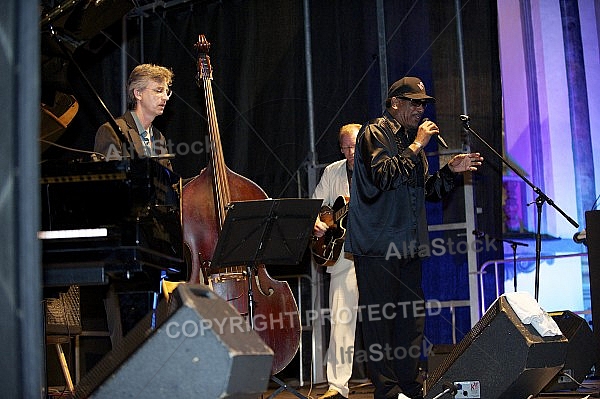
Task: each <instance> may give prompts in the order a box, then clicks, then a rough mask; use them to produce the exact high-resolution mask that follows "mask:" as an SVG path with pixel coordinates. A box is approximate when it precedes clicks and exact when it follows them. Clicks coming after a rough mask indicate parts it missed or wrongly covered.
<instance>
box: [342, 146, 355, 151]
mask: <svg viewBox="0 0 600 399" xmlns="http://www.w3.org/2000/svg"><path fill="white" fill-rule="evenodd" d="M340 149H341V150H342V152H346V151H350V150H353V149H354V146H350V147H340Z"/></svg>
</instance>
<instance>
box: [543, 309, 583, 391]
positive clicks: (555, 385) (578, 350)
mask: <svg viewBox="0 0 600 399" xmlns="http://www.w3.org/2000/svg"><path fill="white" fill-rule="evenodd" d="M550 316H552V318H553V319H554V321H555V322H556V324H558V327H559V328H560V331H562V333H563V335H564V336H565V337H566V338H567V340H568V341H569V346H568V347H567V356H566V358H565V365H564V366H563V368H562V370H561V371H560V372H559V373H558V374H557V375H556V376H555V377H554V378H552V380H551V381H550V383H549V384H548V385H547V386H546V387H545V388H544V389H543V390H542V391H543V392H557V391H567V390H575V389H577V388H579V384H578V383H582V382H583V381H584V380H585V377H586V376H587V375H588V374H590V372H591V371H592V366H593V365H594V359H595V354H594V351H595V346H594V334H593V333H592V329H591V328H590V326H589V325H588V323H587V322H586V321H585V319H583V318H582V317H580V316H578V315H576V314H575V313H573V312H571V311H568V310H565V311H560V312H552V313H550ZM565 374H568V375H569V376H571V378H569V377H568V376H566V375H565Z"/></svg>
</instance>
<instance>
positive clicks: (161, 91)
mask: <svg viewBox="0 0 600 399" xmlns="http://www.w3.org/2000/svg"><path fill="white" fill-rule="evenodd" d="M146 89H148V90H152V91H153V92H155V93H156V95H157V96H160V95H161V94H165V95H166V96H167V98H171V95H172V94H173V90H171V89H169V88H168V87H167V88H164V87H157V88H154V89H151V88H149V87H146Z"/></svg>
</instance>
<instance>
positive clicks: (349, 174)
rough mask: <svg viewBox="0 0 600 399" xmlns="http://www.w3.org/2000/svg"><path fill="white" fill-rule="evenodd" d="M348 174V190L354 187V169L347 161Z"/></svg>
mask: <svg viewBox="0 0 600 399" xmlns="http://www.w3.org/2000/svg"><path fill="white" fill-rule="evenodd" d="M346 176H347V177H348V189H349V190H348V191H350V189H352V169H350V168H349V167H348V161H346Z"/></svg>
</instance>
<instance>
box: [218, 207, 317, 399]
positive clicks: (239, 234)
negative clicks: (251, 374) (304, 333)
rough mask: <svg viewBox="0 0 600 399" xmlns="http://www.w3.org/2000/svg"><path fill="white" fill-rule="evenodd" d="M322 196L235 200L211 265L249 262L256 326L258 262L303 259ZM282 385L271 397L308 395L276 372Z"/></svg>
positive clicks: (250, 301)
mask: <svg viewBox="0 0 600 399" xmlns="http://www.w3.org/2000/svg"><path fill="white" fill-rule="evenodd" d="M322 202H323V201H322V200H320V199H304V198H287V199H266V200H253V201H239V202H232V203H231V204H229V205H228V206H227V216H226V217H225V222H224V223H223V228H222V229H221V235H220V236H219V240H218V241H217V245H216V247H215V251H214V253H213V258H212V261H211V266H210V267H211V269H213V270H215V269H219V268H222V267H227V266H235V265H242V264H244V265H246V273H247V279H248V317H249V321H250V327H251V328H252V329H254V294H253V292H252V276H253V271H254V270H255V268H256V266H257V265H258V264H264V263H275V264H282V265H297V264H298V263H300V260H301V259H302V256H303V255H304V252H305V251H306V248H307V246H308V240H309V239H310V238H311V237H312V232H313V227H314V224H315V220H316V218H317V215H318V214H319V210H320V209H321V205H322ZM271 380H273V381H274V382H276V383H277V384H278V385H279V386H280V388H278V389H277V390H276V391H275V392H274V393H273V394H272V395H271V396H269V398H272V397H274V396H276V395H277V394H279V393H280V392H282V391H283V390H289V391H290V392H291V393H293V394H294V395H296V396H297V397H299V398H304V399H306V397H305V396H302V395H301V394H300V393H299V392H298V391H296V390H295V389H294V388H292V387H289V386H287V384H285V383H284V382H283V381H281V380H280V379H278V378H277V377H275V376H271Z"/></svg>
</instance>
